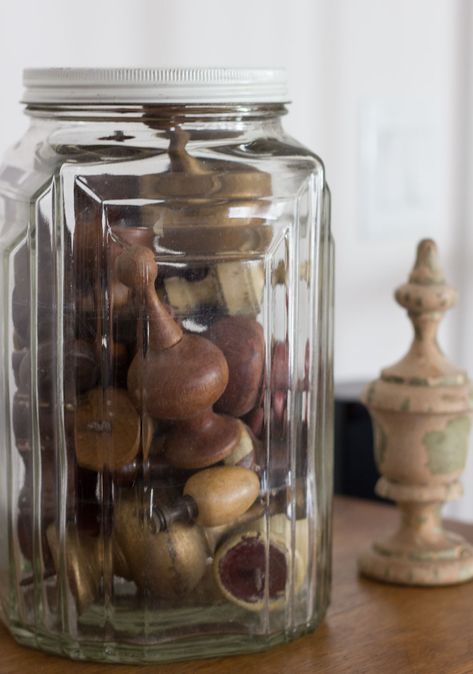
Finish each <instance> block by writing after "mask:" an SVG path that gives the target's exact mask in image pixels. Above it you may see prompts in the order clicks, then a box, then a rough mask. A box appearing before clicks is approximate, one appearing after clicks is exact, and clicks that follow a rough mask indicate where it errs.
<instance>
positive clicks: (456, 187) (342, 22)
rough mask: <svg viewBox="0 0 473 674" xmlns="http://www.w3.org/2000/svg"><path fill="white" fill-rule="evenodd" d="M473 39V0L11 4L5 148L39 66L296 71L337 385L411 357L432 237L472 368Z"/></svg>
mask: <svg viewBox="0 0 473 674" xmlns="http://www.w3.org/2000/svg"><path fill="white" fill-rule="evenodd" d="M472 29H473V20H472V18H471V11H470V7H469V2H468V0H436V2H431V0H383V2H379V0H291V1H289V0H238V2H229V1H227V2H224V1H222V0H199V2H194V1H193V0H173V1H172V2H169V0H81V2H80V3H70V2H63V1H61V0H41V2H36V1H35V0H26V1H23V2H17V3H14V2H4V3H2V17H1V21H0V90H1V92H2V97H1V102H2V103H1V104H2V107H1V115H2V123H1V125H0V153H3V150H4V148H5V147H6V146H8V145H10V144H11V143H13V142H14V141H15V140H16V139H17V138H18V137H19V136H20V135H21V133H22V131H23V128H24V127H25V125H26V120H25V118H24V117H23V116H22V114H21V107H20V106H19V104H18V100H19V98H20V96H21V70H22V68H23V67H26V66H61V65H62V66H113V65H228V66H230V65H231V66H238V65H240V66H250V65H254V66H285V67H286V68H287V70H288V75H289V81H290V93H291V98H292V100H293V104H292V106H291V111H290V114H289V116H288V118H287V128H288V129H289V131H290V132H291V133H292V134H293V135H294V136H296V137H297V138H299V139H300V140H301V141H303V142H305V143H306V144H307V145H309V146H310V147H311V148H312V149H314V150H316V151H317V152H318V153H319V154H320V155H321V156H322V157H323V159H324V162H325V164H326V167H327V175H328V179H329V182H330V185H331V189H332V194H333V221H332V222H333V229H334V234H335V238H336V242H337V275H336V278H337V282H336V350H335V357H336V378H337V380H339V381H341V380H347V379H367V378H372V377H374V376H376V375H377V373H378V371H379V369H380V368H381V367H382V366H385V365H387V364H390V363H392V362H393V361H394V360H396V359H397V358H399V357H400V356H401V355H402V354H403V353H404V351H405V350H406V348H407V346H408V343H409V340H410V328H409V325H408V322H407V320H406V318H405V315H404V314H403V312H402V311H401V309H400V308H399V307H397V305H396V304H395V303H394V301H393V299H392V291H393V289H394V288H395V287H396V286H397V285H399V284H400V283H401V282H403V281H404V280H405V278H406V277H407V274H408V272H409V270H410V267H411V265H412V263H413V259H414V251H415V245H416V242H417V241H418V240H419V239H420V238H421V237H424V236H432V237H434V238H435V239H436V240H437V241H438V243H439V245H440V250H441V257H442V260H443V263H444V265H445V268H446V271H447V276H448V278H449V279H450V280H451V281H452V282H453V283H455V284H456V285H457V286H458V287H459V288H460V290H461V292H462V300H461V303H460V307H459V309H456V310H455V311H453V312H451V315H450V316H449V317H448V318H447V319H446V322H445V325H444V327H443V329H442V345H443V346H444V349H445V351H447V353H448V354H449V355H451V357H452V358H454V359H456V360H457V361H458V362H459V363H461V364H462V365H463V366H465V367H468V368H469V370H470V371H471V372H472V373H473V349H471V348H470V344H471V343H473V318H472V317H471V315H470V313H471V312H470V313H469V312H468V308H469V307H470V306H471V304H472V302H473V266H471V265H470V264H469V258H470V251H472V250H473V227H472V226H471V225H472V216H473V197H470V196H469V191H468V180H469V178H471V179H473V165H471V160H472V158H473V134H472V133H471V130H470V128H469V127H470V125H471V123H470V119H469V118H470V115H469V112H470V111H473V93H472V91H473V87H471V85H470V80H471V73H472V72H473V70H472V67H473V58H470V51H472V50H473V48H472V47H471V46H470V44H469V41H468V32H469V31H470V34H471V30H472ZM472 55H473V51H472ZM470 231H471V232H472V233H471V234H470ZM464 481H465V484H466V485H467V489H466V496H465V499H464V500H463V501H462V502H461V503H460V504H457V505H455V506H454V507H453V509H452V510H451V512H453V513H455V514H458V515H461V516H463V517H469V518H471V519H473V463H471V464H470V466H469V468H468V471H467V473H466V475H465V480H464Z"/></svg>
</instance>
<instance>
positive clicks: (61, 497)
mask: <svg viewBox="0 0 473 674" xmlns="http://www.w3.org/2000/svg"><path fill="white" fill-rule="evenodd" d="M53 205H54V206H53V209H52V222H53V258H54V261H55V284H56V293H57V295H56V299H57V301H56V330H55V338H56V343H55V349H56V354H57V360H56V372H55V375H56V382H55V384H56V386H55V390H56V396H57V400H56V403H57V406H56V409H55V412H54V415H53V417H54V439H55V443H54V444H55V448H54V450H55V459H56V466H57V467H58V470H57V478H56V479H57V484H56V499H57V502H56V513H57V522H56V527H57V536H58V542H59V549H58V564H57V569H56V571H57V591H58V620H59V626H60V631H61V634H62V635H63V637H69V636H70V637H73V635H74V634H75V632H76V630H75V627H74V618H73V616H74V615H75V607H73V605H72V604H71V601H70V591H69V587H68V577H67V568H66V560H67V538H66V524H67V497H68V456H67V438H66V433H65V419H64V409H65V399H64V210H63V209H64V202H63V190H62V182H61V179H60V178H56V179H55V180H54V182H53Z"/></svg>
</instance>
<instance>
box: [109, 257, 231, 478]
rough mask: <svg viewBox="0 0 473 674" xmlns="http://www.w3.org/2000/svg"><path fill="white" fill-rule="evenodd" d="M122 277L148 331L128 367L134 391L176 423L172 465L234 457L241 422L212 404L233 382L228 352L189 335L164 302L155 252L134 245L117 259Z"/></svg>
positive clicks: (169, 440) (146, 407) (153, 411)
mask: <svg viewBox="0 0 473 674" xmlns="http://www.w3.org/2000/svg"><path fill="white" fill-rule="evenodd" d="M117 269H118V276H119V279H120V281H121V282H122V283H124V284H125V285H127V286H129V287H130V288H132V290H133V292H134V294H135V296H136V297H137V298H138V301H139V303H140V306H141V307H142V309H143V310H144V312H145V320H144V321H143V324H142V325H140V326H139V328H138V331H139V335H140V333H141V334H142V333H143V332H144V331H146V332H147V333H148V340H147V344H146V345H145V344H143V340H141V343H140V339H139V340H138V342H139V348H138V351H137V353H136V355H135V357H134V359H133V362H132V363H131V365H130V368H129V370H128V377H127V385H128V392H129V394H130V397H131V399H132V400H133V402H134V403H135V405H136V406H137V407H138V409H140V410H141V411H143V412H146V414H148V415H149V416H151V417H152V418H154V419H167V420H171V421H174V424H173V428H172V429H171V430H170V431H169V432H168V433H167V435H166V439H165V443H164V451H165V454H166V458H167V459H168V461H169V463H170V464H172V465H174V466H176V467H178V468H184V469H194V468H204V467H207V466H211V465H212V464H214V463H217V462H218V461H222V460H223V459H225V458H226V457H228V456H229V455H230V454H231V453H232V451H233V449H234V448H235V447H236V446H237V444H238V443H239V441H240V438H241V435H242V430H241V424H239V422H238V421H237V420H236V419H234V418H232V417H227V416H223V415H218V414H215V412H213V410H212V405H213V404H214V403H215V402H216V401H217V400H218V399H219V398H220V396H221V395H222V393H223V392H224V390H225V388H226V386H227V383H228V365H227V361H226V360H225V356H224V355H223V353H222V351H221V350H220V349H219V348H218V347H217V346H215V345H214V344H213V343H212V342H211V341H210V340H208V339H205V338H204V337H201V336H200V335H193V334H186V333H184V332H183V331H182V329H181V327H180V326H179V325H178V323H177V322H176V321H175V320H174V319H173V318H172V316H171V315H170V314H169V312H168V311H167V310H166V308H165V307H164V305H163V304H162V303H161V301H160V300H159V298H158V296H157V294H156V290H155V286H154V283H155V279H156V275H157V265H156V261H155V259H154V255H153V253H152V251H150V250H149V249H147V248H143V247H141V246H133V247H131V248H129V249H127V250H126V251H124V252H123V253H122V255H121V256H120V257H119V258H118V261H117Z"/></svg>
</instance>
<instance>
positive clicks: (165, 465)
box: [13, 132, 308, 613]
mask: <svg viewBox="0 0 473 674" xmlns="http://www.w3.org/2000/svg"><path fill="white" fill-rule="evenodd" d="M186 141H187V137H186V135H185V134H182V133H178V132H176V133H175V134H174V135H172V137H171V144H170V148H169V159H170V168H169V170H168V171H165V172H163V173H161V174H156V175H155V176H151V177H150V178H149V180H150V181H151V182H152V184H150V185H148V186H147V185H146V180H145V181H144V183H145V184H144V186H143V185H142V186H141V187H140V196H142V197H146V196H149V195H147V193H146V190H147V189H149V190H150V191H151V192H152V194H153V197H154V198H156V197H157V196H159V195H160V194H162V196H163V198H164V197H169V196H171V197H175V199H174V201H173V199H170V200H169V202H165V201H164V202H163V205H161V206H160V207H159V217H158V219H157V220H155V216H156V211H153V226H151V227H150V226H149V223H148V225H147V226H145V225H144V224H143V222H139V223H134V226H130V225H129V223H126V222H124V216H123V211H120V212H119V213H118V215H117V217H116V218H115V216H114V214H113V212H112V211H110V212H109V214H108V215H109V225H110V230H109V231H110V232H111V234H112V235H111V238H110V239H109V240H107V241H106V242H105V247H104V241H103V239H102V238H101V237H102V228H101V226H100V224H99V225H97V223H101V214H100V212H99V211H96V210H94V209H95V208H96V204H95V202H94V201H93V200H91V201H87V200H84V201H83V202H82V201H81V197H77V204H76V220H77V226H76V232H75V234H74V246H73V251H74V252H73V263H72V267H71V269H69V267H67V266H66V269H65V274H66V277H67V275H68V274H70V276H69V277H67V278H66V283H65V286H66V287H68V286H69V287H71V288H73V291H72V296H73V300H72V304H73V305H74V306H75V309H74V312H72V315H73V318H74V321H75V324H73V325H72V327H70V330H69V333H68V334H70V337H68V338H67V339H66V343H65V345H64V349H63V362H62V365H61V367H62V370H63V372H64V387H65V390H64V392H63V394H64V406H63V408H62V414H63V416H64V422H63V429H64V431H63V432H64V437H60V436H58V430H57V429H58V426H61V422H59V424H58V421H57V418H56V415H57V414H58V404H60V403H59V400H58V397H57V392H55V375H54V373H55V372H56V370H57V368H58V367H60V366H59V364H58V353H57V349H56V343H55V340H54V335H55V329H56V323H55V321H56V316H55V309H54V299H51V292H52V288H54V283H55V279H54V276H53V275H52V274H53V269H54V266H53V264H52V263H51V257H50V255H51V253H50V250H52V249H53V247H52V246H51V245H50V243H49V242H46V244H44V241H43V244H41V240H39V243H38V250H39V257H40V260H39V264H40V266H41V269H42V273H41V275H39V276H38V287H37V292H38V297H39V304H40V305H41V312H40V313H39V314H38V322H37V325H36V331H37V336H38V348H37V352H36V357H35V368H36V377H35V380H36V381H35V383H36V387H37V397H38V411H37V421H38V426H39V429H38V431H39V438H40V444H41V463H40V473H41V494H40V501H41V505H40V507H41V530H42V534H44V535H42V559H43V561H44V565H45V567H46V572H47V573H48V572H49V573H53V574H54V573H55V571H56V570H58V571H59V568H60V567H61V560H60V558H59V549H60V543H59V538H58V527H59V525H58V521H59V513H58V512H57V503H58V495H57V493H56V485H57V477H58V475H57V473H58V467H57V466H58V459H57V455H58V452H63V451H64V452H65V453H66V459H67V461H66V463H67V468H68V498H67V505H66V511H67V512H66V521H67V526H66V545H65V550H66V559H65V565H66V566H65V568H66V569H67V576H68V581H69V586H70V588H71V591H72V593H73V595H74V598H75V601H76V604H77V608H78V612H79V613H82V612H83V611H84V610H85V609H86V608H87V606H89V605H90V604H91V603H92V602H94V600H96V599H97V598H98V597H99V596H100V592H101V588H103V584H104V583H105V582H106V581H105V578H104V573H105V569H107V571H106V573H110V571H111V572H112V573H113V574H114V575H115V576H116V577H120V578H124V579H126V580H129V581H133V582H134V583H135V585H136V586H137V588H138V591H140V592H142V593H143V594H144V595H146V596H148V597H151V598H153V599H157V600H160V601H162V600H164V601H171V602H173V603H176V602H177V603H178V604H179V602H181V601H182V600H183V599H184V598H186V601H187V599H188V600H189V601H191V600H192V598H193V599H194V600H195V601H197V602H204V603H205V602H207V603H214V602H216V601H222V600H223V601H225V600H228V601H231V602H233V603H235V604H237V605H238V606H240V607H244V608H246V609H248V610H251V611H258V610H260V609H261V608H262V606H263V605H264V597H265V584H266V585H267V587H268V590H269V602H270V607H272V608H276V607H278V606H281V605H283V604H284V596H285V591H286V584H287V580H288V578H289V575H290V577H291V578H295V579H296V584H297V585H298V586H299V587H300V585H301V583H302V580H303V578H304V575H305V569H306V567H307V556H308V553H307V519H306V518H305V514H304V513H303V510H304V508H303V507H301V509H300V511H301V512H300V513H299V514H298V516H299V515H300V516H301V519H300V520H298V521H297V523H296V524H297V527H296V529H297V532H298V536H297V541H298V544H297V549H296V554H295V556H294V555H291V556H290V555H289V552H288V550H289V549H290V548H291V545H290V536H291V528H292V529H293V527H291V521H290V519H289V518H288V517H287V515H286V508H287V506H286V500H285V499H286V496H285V490H284V489H282V490H281V492H280V496H279V497H274V498H272V499H271V503H270V505H269V509H268V504H267V503H266V502H265V498H266V497H264V496H263V495H261V494H260V480H259V472H260V465H261V464H263V463H264V460H265V459H264V456H263V454H264V449H263V444H264V438H263V435H264V433H265V430H264V423H263V419H264V412H263V389H264V388H265V387H268V386H269V388H270V392H271V400H272V405H271V407H272V409H273V420H272V423H273V424H274V423H276V424H278V423H279V424H281V429H282V427H283V426H284V424H285V408H286V397H287V389H288V350H287V345H286V343H285V342H275V343H274V344H273V345H272V348H271V376H270V381H266V380H267V374H266V372H265V357H266V354H265V344H264V336H263V330H262V327H261V325H260V324H259V323H258V321H257V320H256V316H257V314H258V313H259V312H260V306H261V301H262V293H263V285H264V271H263V265H262V262H261V260H260V259H256V260H251V259H247V258H245V251H247V250H248V249H254V247H255V246H259V247H260V249H261V247H262V246H264V245H265V243H264V242H265V241H266V238H267V236H268V232H270V228H268V227H266V226H265V223H264V219H262V218H261V219H259V218H258V217H256V218H255V217H254V214H255V213H256V214H258V212H259V210H258V209H259V208H260V206H259V204H258V199H257V198H258V197H265V196H267V195H268V194H270V193H271V182H270V177H269V175H268V174H266V173H262V172H259V171H255V170H253V169H250V168H249V167H243V168H242V169H241V170H238V171H235V169H234V167H232V170H231V171H230V167H229V166H227V165H226V164H225V162H219V161H217V162H216V163H215V164H214V166H213V168H209V167H208V166H206V165H204V162H200V161H197V160H195V159H193V158H192V157H191V156H190V155H189V154H188V153H187V152H186V149H185V144H186ZM215 166H217V169H216V168H215ZM107 184H108V183H107V182H106V181H102V182H101V183H100V189H102V190H103V189H104V185H107ZM110 185H112V187H113V184H112V182H110ZM88 187H89V190H93V189H94V188H95V186H94V185H92V183H91V184H90V185H89V186H88ZM114 189H115V188H114ZM201 194H205V195H206V196H211V197H218V198H216V199H215V205H209V206H205V204H203V203H202V200H201V199H195V197H196V195H201ZM116 196H117V195H114V194H112V193H110V194H109V195H108V197H107V198H109V200H110V201H113V198H114V197H115V198H116ZM177 197H178V198H177ZM104 198H105V197H104ZM229 198H231V199H237V200H238V203H239V205H241V206H242V207H243V206H245V205H246V206H247V207H248V210H249V211H251V212H252V213H253V217H252V218H249V219H245V218H243V219H240V221H239V222H238V223H237V224H238V226H236V224H235V222H234V221H233V220H232V217H231V215H230V212H229V207H228V199H229ZM252 199H253V200H252ZM226 200H227V201H226ZM209 204H212V200H211V199H209ZM142 210H143V212H144V209H142ZM203 211H205V212H204V213H203ZM203 215H205V218H204V220H205V223H206V227H204V228H202V227H197V225H198V224H199V223H200V222H201V221H202V218H203ZM140 217H142V216H140ZM143 217H144V216H143ZM207 225H211V226H208V227H207ZM196 228H197V229H196ZM42 231H44V232H47V231H48V230H47V228H45V229H44V230H42ZM196 232H197V233H196ZM255 233H256V234H255ZM265 237H266V238H265ZM157 240H158V241H159V243H160V245H161V246H163V247H164V248H165V249H170V248H172V247H177V248H179V247H180V246H181V245H184V244H185V250H187V252H188V253H189V255H190V256H191V258H192V255H196V256H197V258H198V256H199V255H200V254H202V253H205V255H206V256H207V257H206V259H208V256H209V255H210V256H211V257H212V255H213V256H215V257H216V261H215V262H213V263H212V264H211V265H207V266H204V267H203V268H202V269H200V268H199V267H195V266H192V265H186V264H184V265H182V269H179V267H178V266H177V267H176V265H166V263H161V262H160V263H159V269H158V265H157V263H156V256H155V245H156V241H157ZM42 245H43V247H44V250H43V249H42V248H41V246H42ZM233 248H234V249H236V250H241V251H242V257H241V258H239V259H235V260H229V259H225V256H223V257H221V258H220V261H219V259H218V254H219V253H224V252H226V251H228V250H232V249H233ZM103 250H105V251H106V255H107V261H106V263H104V260H103V259H102V253H101V252H100V251H103ZM104 269H106V272H104ZM176 270H178V271H176ZM158 272H159V277H158ZM202 272H203V273H202ZM30 281H31V279H30V278H29V267H28V251H27V249H26V248H24V249H21V250H20V252H19V255H18V256H17V259H16V261H15V290H14V298H13V322H14V326H15V330H16V341H17V347H16V351H15V352H14V354H13V369H14V372H15V378H16V382H17V385H18V390H17V392H16V394H15V396H14V404H13V428H14V433H15V438H16V444H17V447H18V450H19V453H20V455H21V457H22V459H23V461H24V464H25V481H24V486H23V489H22V491H21V493H20V500H19V508H18V510H19V515H18V537H19V542H20V546H21V549H22V552H23V554H24V555H25V557H26V558H27V559H29V560H33V558H34V554H35V549H34V546H33V542H32V539H33V535H32V532H33V531H34V530H35V527H36V524H35V522H34V521H33V507H32V502H31V498H32V496H31V495H32V494H33V493H34V489H33V480H34V479H36V480H37V475H36V477H34V476H35V470H33V461H32V452H31V451H30V450H31V446H32V423H33V421H32V419H33V414H32V410H31V400H32V397H31V381H32V362H31V358H30V354H29V352H28V349H27V344H28V343H29V341H30V340H29V330H30V324H29V320H30V309H29V301H28V297H29V292H30V287H31V283H30ZM104 286H106V289H107V292H106V293H105V292H104ZM105 295H106V296H107V297H108V302H109V305H108V307H106V306H105V304H104V301H105V300H104V297H105ZM202 308H203V311H204V314H205V316H204V318H203V320H202V321H201V322H200V323H199V315H200V312H201V311H202ZM189 317H192V320H193V321H194V323H195V324H197V325H198V326H199V332H196V331H195V328H194V330H192V331H188V330H187V329H186V328H184V327H183V324H184V322H185V319H188V318H189ZM66 318H67V316H66ZM66 334H67V331H66ZM283 434H284V432H283V431H282V430H281V437H283ZM262 440H263V442H262ZM271 452H272V456H271V464H272V472H273V474H274V475H275V474H276V472H277V471H276V470H275V468H274V467H275V466H277V465H278V461H279V464H280V474H281V485H284V480H285V478H286V473H287V465H286V463H287V457H286V453H285V448H284V447H283V448H282V449H281V452H280V456H279V458H278V447H277V445H276V446H274V447H271ZM106 485H108V486H106ZM276 486H277V485H276ZM302 492H303V490H301V493H302ZM263 502H265V503H266V504H265V505H263ZM268 518H270V522H271V524H270V527H268ZM292 535H294V531H292ZM268 537H269V538H268ZM268 541H269V542H268ZM110 550H111V553H110ZM107 551H108V552H107ZM36 554H37V553H36ZM110 560H111V561H110ZM268 564H269V566H268ZM292 565H294V566H292ZM61 568H63V567H61ZM267 568H269V578H267V580H265V575H266V569H267Z"/></svg>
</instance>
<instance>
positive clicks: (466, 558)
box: [358, 536, 473, 586]
mask: <svg viewBox="0 0 473 674" xmlns="http://www.w3.org/2000/svg"><path fill="white" fill-rule="evenodd" d="M448 552H449V551H448V550H445V549H443V550H442V551H441V552H437V554H436V552H435V551H434V550H428V549H426V550H417V551H416V552H415V553H414V552H412V554H395V553H394V551H390V552H389V553H388V552H387V551H386V549H385V546H383V544H377V543H375V544H374V545H373V546H372V547H371V549H370V550H367V551H366V552H364V553H363V554H362V555H361V556H360V557H359V559H358V569H359V571H360V573H361V574H362V575H363V576H367V577H368V578H374V579H375V580H380V581H383V582H385V583H393V584H396V585H418V586H441V585H457V584H459V583H465V582H467V581H469V580H471V579H473V546H471V545H470V544H469V543H467V542H466V541H464V540H463V539H462V538H461V537H460V536H455V543H454V544H452V549H451V553H452V554H451V555H450V556H449V555H448Z"/></svg>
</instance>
